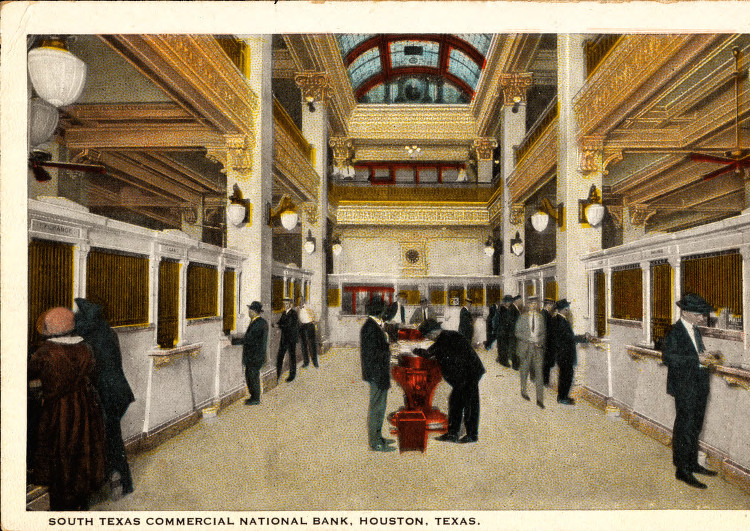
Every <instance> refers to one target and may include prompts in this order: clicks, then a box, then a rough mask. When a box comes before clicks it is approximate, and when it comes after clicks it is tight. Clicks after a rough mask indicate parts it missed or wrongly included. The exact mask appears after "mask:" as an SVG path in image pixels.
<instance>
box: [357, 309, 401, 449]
mask: <svg viewBox="0 0 750 531" xmlns="http://www.w3.org/2000/svg"><path fill="white" fill-rule="evenodd" d="M383 310H384V304H383V300H382V299H381V298H380V297H373V298H372V300H371V301H370V303H369V304H368V305H367V314H368V317H367V319H366V320H365V322H364V324H363V325H362V328H361V329H360V331H359V351H360V356H361V363H362V379H363V380H364V381H365V382H367V383H368V384H369V385H370V401H369V405H368V409H367V437H368V441H369V443H370V449H371V450H373V451H376V452H392V451H394V450H395V448H394V447H393V446H390V443H392V442H395V441H394V440H393V439H385V438H383V435H382V429H383V420H384V419H385V407H386V402H387V400H388V389H390V387H391V351H390V348H389V346H388V336H387V335H386V333H385V331H384V330H383V321H382V319H381V316H382V315H383Z"/></svg>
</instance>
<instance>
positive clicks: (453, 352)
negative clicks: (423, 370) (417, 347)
mask: <svg viewBox="0 0 750 531" xmlns="http://www.w3.org/2000/svg"><path fill="white" fill-rule="evenodd" d="M427 357H429V358H435V360H436V361H437V362H438V364H440V372H441V373H442V374H443V378H444V379H445V381H446V382H448V384H449V385H450V386H451V387H461V386H464V385H467V384H469V383H472V382H478V381H479V380H480V379H481V378H482V375H483V374H484V373H485V369H484V365H483V364H482V360H481V359H479V356H478V355H477V353H476V351H475V350H474V349H473V348H472V347H471V344H470V343H469V342H468V341H467V340H466V338H465V337H464V336H463V335H462V334H461V333H460V332H454V331H452V330H443V331H442V332H440V335H439V336H438V337H437V339H435V343H433V344H432V345H431V346H430V348H428V349H427Z"/></svg>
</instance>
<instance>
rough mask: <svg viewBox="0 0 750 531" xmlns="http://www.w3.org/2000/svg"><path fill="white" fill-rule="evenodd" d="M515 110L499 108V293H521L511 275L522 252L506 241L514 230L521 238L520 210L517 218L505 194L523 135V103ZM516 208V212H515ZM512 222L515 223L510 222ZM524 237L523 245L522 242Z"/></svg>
mask: <svg viewBox="0 0 750 531" xmlns="http://www.w3.org/2000/svg"><path fill="white" fill-rule="evenodd" d="M516 111H517V112H513V106H511V105H506V106H504V107H503V109H502V135H501V138H502V146H501V157H502V160H501V167H502V170H501V171H502V187H503V192H502V193H503V199H502V201H503V294H505V295H521V293H520V292H518V290H517V287H516V280H515V278H514V277H513V275H514V273H515V272H516V271H520V270H521V269H523V268H524V258H523V253H521V256H516V255H515V254H513V251H512V250H511V244H510V241H511V240H512V239H513V238H514V237H515V236H516V232H518V234H519V236H520V237H521V240H524V235H523V213H522V212H521V216H520V219H516V218H517V216H516V215H514V212H513V204H512V199H511V197H510V196H509V194H508V186H507V184H508V179H509V178H510V176H511V174H512V173H513V171H514V170H515V169H516V160H515V149H514V148H515V147H516V146H518V145H519V144H520V143H521V141H522V140H523V138H524V136H526V105H519V106H518V107H517V108H516ZM517 213H518V212H516V214H517ZM514 222H515V223H514ZM525 243H526V242H525V241H524V246H525Z"/></svg>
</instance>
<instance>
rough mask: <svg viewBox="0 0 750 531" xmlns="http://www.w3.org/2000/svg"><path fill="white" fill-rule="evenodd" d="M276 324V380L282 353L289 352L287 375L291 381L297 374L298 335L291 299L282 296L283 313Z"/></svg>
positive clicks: (280, 365)
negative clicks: (277, 351) (278, 334)
mask: <svg viewBox="0 0 750 531" xmlns="http://www.w3.org/2000/svg"><path fill="white" fill-rule="evenodd" d="M277 326H278V327H279V329H280V330H281V339H280V340H279V353H278V354H277V355H276V380H277V381H278V379H279V378H281V367H282V366H283V365H284V354H286V353H287V352H289V376H288V377H287V379H286V381H287V382H291V381H292V380H294V378H295V377H296V376H297V338H298V337H299V319H298V318H297V312H295V311H294V308H292V299H290V298H288V297H287V298H284V313H282V314H281V317H279V321H278V323H277Z"/></svg>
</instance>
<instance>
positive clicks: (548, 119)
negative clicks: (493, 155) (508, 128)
mask: <svg viewBox="0 0 750 531" xmlns="http://www.w3.org/2000/svg"><path fill="white" fill-rule="evenodd" d="M557 114H558V106H557V98H556V97H555V98H553V99H552V101H550V102H549V104H548V105H547V108H546V109H544V111H543V112H542V114H541V115H540V116H539V118H538V119H537V121H536V122H534V125H532V126H531V127H530V128H529V130H528V132H527V133H526V136H525V137H524V138H523V140H522V141H521V143H520V144H519V145H518V148H517V149H516V151H515V153H514V155H515V159H516V166H518V163H519V162H520V161H521V160H522V159H523V157H524V156H525V155H526V154H527V153H528V152H529V151H531V148H532V147H533V146H534V144H535V143H536V141H537V140H539V138H540V137H541V136H542V134H543V133H544V131H545V130H546V129H547V127H548V126H549V125H550V124H551V123H552V122H554V121H555V118H557Z"/></svg>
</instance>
